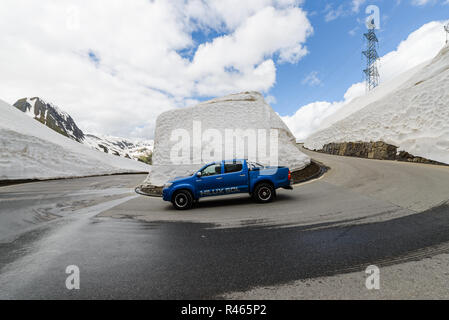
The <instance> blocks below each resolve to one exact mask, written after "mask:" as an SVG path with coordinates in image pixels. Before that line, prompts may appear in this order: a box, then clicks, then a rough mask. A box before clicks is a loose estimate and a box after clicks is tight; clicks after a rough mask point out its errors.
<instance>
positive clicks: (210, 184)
mask: <svg viewBox="0 0 449 320" xmlns="http://www.w3.org/2000/svg"><path fill="white" fill-rule="evenodd" d="M221 167H222V166H221V162H219V163H213V164H211V165H208V166H207V167H205V168H203V170H201V171H200V172H201V177H199V178H197V179H196V183H197V189H198V195H199V196H200V197H208V196H217V195H221V194H225V191H224V187H223V186H224V185H223V174H222V168H221Z"/></svg>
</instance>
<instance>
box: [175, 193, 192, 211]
mask: <svg viewBox="0 0 449 320" xmlns="http://www.w3.org/2000/svg"><path fill="white" fill-rule="evenodd" d="M172 204H173V207H175V209H177V210H188V209H190V208H192V205H193V196H192V194H191V193H190V191H187V190H179V191H177V192H175V194H174V195H173V198H172Z"/></svg>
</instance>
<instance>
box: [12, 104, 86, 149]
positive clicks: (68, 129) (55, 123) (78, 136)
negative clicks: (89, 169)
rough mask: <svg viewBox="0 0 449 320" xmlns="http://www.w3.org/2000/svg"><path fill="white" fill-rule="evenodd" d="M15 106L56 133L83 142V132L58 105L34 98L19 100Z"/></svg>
mask: <svg viewBox="0 0 449 320" xmlns="http://www.w3.org/2000/svg"><path fill="white" fill-rule="evenodd" d="M14 106H15V107H16V108H17V109H19V110H21V111H22V112H25V113H26V114H28V115H29V116H30V117H32V118H34V119H36V120H38V121H40V122H41V123H43V124H44V125H46V126H47V127H49V128H51V129H53V130H54V131H56V132H58V133H60V134H62V135H64V136H66V137H68V138H71V139H73V140H76V141H78V142H83V140H84V133H83V131H81V129H80V128H78V126H77V125H76V123H75V121H74V120H73V119H72V117H71V116H70V115H69V114H67V113H66V112H64V111H62V110H61V109H59V108H58V107H57V106H56V105H54V104H52V103H47V102H45V101H44V100H43V99H41V98H39V97H33V98H23V99H19V100H18V101H17V102H16V103H14Z"/></svg>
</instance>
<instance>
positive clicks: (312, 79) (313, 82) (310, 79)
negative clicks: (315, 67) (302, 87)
mask: <svg viewBox="0 0 449 320" xmlns="http://www.w3.org/2000/svg"><path fill="white" fill-rule="evenodd" d="M301 83H302V84H308V85H310V86H318V85H320V84H321V80H320V78H318V72H317V71H312V72H311V73H309V74H308V75H307V76H306V77H305V78H304V79H303V80H302V82H301Z"/></svg>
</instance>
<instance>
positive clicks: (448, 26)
mask: <svg viewBox="0 0 449 320" xmlns="http://www.w3.org/2000/svg"><path fill="white" fill-rule="evenodd" d="M444 30H446V45H447V44H448V43H449V22H448V23H447V25H445V26H444Z"/></svg>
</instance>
